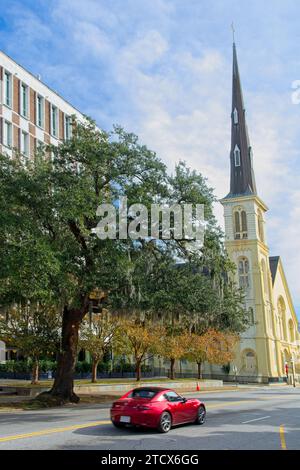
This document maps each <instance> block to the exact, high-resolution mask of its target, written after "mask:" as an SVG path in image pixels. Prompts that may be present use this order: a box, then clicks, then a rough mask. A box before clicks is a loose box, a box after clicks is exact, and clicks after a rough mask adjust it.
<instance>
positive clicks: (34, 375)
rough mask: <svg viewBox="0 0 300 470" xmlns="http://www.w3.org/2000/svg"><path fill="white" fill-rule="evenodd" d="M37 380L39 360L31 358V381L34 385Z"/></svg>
mask: <svg viewBox="0 0 300 470" xmlns="http://www.w3.org/2000/svg"><path fill="white" fill-rule="evenodd" d="M38 382H39V361H38V359H34V360H33V365H32V371H31V383H32V385H36V384H37V383H38Z"/></svg>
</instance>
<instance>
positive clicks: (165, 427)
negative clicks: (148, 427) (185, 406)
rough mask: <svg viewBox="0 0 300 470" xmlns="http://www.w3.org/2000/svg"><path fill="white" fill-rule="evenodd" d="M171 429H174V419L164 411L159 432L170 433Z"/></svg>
mask: <svg viewBox="0 0 300 470" xmlns="http://www.w3.org/2000/svg"><path fill="white" fill-rule="evenodd" d="M171 427H172V417H171V415H170V413H168V412H167V411H164V412H163V413H162V414H161V416H160V420H159V425H158V430H159V432H163V433H166V432H169V431H170V429H171Z"/></svg>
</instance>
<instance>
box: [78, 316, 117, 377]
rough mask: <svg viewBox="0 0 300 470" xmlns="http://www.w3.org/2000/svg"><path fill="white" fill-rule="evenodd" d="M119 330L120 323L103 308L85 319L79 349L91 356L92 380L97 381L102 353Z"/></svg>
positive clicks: (114, 339)
mask: <svg viewBox="0 0 300 470" xmlns="http://www.w3.org/2000/svg"><path fill="white" fill-rule="evenodd" d="M119 332H120V324H119V321H118V320H117V319H116V318H113V317H112V316H111V315H110V313H109V312H108V311H107V310H105V309H103V310H102V312H101V313H100V314H98V315H93V318H92V321H91V322H90V323H89V322H88V321H85V322H84V324H83V326H82V329H81V332H80V339H79V349H85V350H86V351H88V352H89V353H90V355H91V358H92V382H93V383H96V382H97V369H98V364H99V362H100V361H101V360H102V359H103V356H104V354H105V353H106V352H107V351H108V350H109V349H110V347H111V345H112V342H113V341H116V337H117V335H118V334H119Z"/></svg>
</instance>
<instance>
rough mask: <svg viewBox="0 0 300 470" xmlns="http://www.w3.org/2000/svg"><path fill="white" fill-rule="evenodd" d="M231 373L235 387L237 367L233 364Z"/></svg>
mask: <svg viewBox="0 0 300 470" xmlns="http://www.w3.org/2000/svg"><path fill="white" fill-rule="evenodd" d="M232 372H233V373H234V376H235V385H236V387H237V377H236V374H237V367H236V365H235V364H233V365H232Z"/></svg>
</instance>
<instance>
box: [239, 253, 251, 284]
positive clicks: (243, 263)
mask: <svg viewBox="0 0 300 470" xmlns="http://www.w3.org/2000/svg"><path fill="white" fill-rule="evenodd" d="M238 273H239V286H240V288H242V289H248V288H249V287H250V280H249V260H248V259H247V258H245V257H243V258H240V259H239V262H238Z"/></svg>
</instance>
